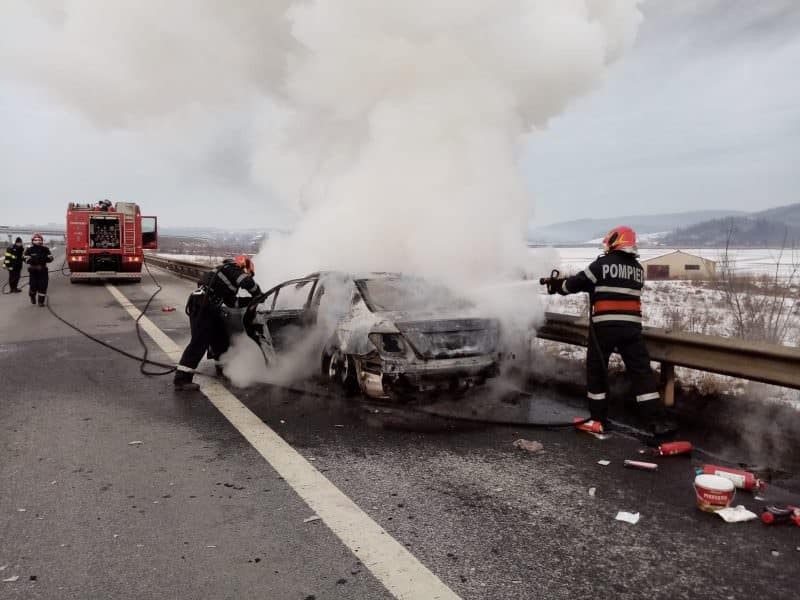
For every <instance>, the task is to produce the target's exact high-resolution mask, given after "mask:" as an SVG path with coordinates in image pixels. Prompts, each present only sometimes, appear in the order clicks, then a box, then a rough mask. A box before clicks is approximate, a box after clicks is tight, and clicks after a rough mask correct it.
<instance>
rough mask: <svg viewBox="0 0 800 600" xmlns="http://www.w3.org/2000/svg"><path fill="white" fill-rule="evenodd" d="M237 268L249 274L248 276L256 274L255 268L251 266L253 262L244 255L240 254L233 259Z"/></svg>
mask: <svg viewBox="0 0 800 600" xmlns="http://www.w3.org/2000/svg"><path fill="white" fill-rule="evenodd" d="M233 262H235V263H236V264H237V265H238V266H239V267H241V268H242V269H244V270H245V271H247V272H248V273H250V275H255V274H256V266H255V265H254V264H253V261H252V260H250V259H249V258H247V257H246V256H245V255H244V254H240V255H239V256H237V257H236V258H234V259H233Z"/></svg>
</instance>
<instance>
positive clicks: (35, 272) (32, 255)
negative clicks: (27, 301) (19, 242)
mask: <svg viewBox="0 0 800 600" xmlns="http://www.w3.org/2000/svg"><path fill="white" fill-rule="evenodd" d="M23 256H24V258H25V262H26V263H28V276H29V279H28V284H29V285H30V291H29V292H28V294H29V295H30V297H31V304H36V297H37V296H38V297H39V306H44V302H45V299H46V298H47V284H48V282H49V275H48V267H47V264H48V263H51V262H53V254H52V253H51V252H50V248H48V247H47V246H45V245H44V238H43V237H42V234H41V233H34V234H33V236H31V245H30V246H28V247H27V248H26V249H25V253H24V254H23Z"/></svg>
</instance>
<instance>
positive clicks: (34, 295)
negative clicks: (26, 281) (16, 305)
mask: <svg viewBox="0 0 800 600" xmlns="http://www.w3.org/2000/svg"><path fill="white" fill-rule="evenodd" d="M28 295H29V296H30V297H31V304H33V305H34V306H35V305H36V292H34V293H33V294H28Z"/></svg>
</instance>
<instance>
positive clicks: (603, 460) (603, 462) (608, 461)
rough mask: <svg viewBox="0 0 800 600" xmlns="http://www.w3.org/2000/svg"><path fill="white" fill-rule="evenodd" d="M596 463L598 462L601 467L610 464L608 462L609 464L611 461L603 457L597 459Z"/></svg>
mask: <svg viewBox="0 0 800 600" xmlns="http://www.w3.org/2000/svg"><path fill="white" fill-rule="evenodd" d="M597 464H598V465H600V466H601V467H607V466H608V465H610V464H611V461H610V460H606V459H605V458H604V459H602V460H598V461H597Z"/></svg>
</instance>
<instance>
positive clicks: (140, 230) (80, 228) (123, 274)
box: [67, 200, 158, 283]
mask: <svg viewBox="0 0 800 600" xmlns="http://www.w3.org/2000/svg"><path fill="white" fill-rule="evenodd" d="M157 248H158V220H157V218H156V217H143V216H142V215H141V212H140V211H139V206H138V205H137V204H136V203H134V202H117V203H116V204H114V205H112V204H111V202H109V201H108V200H103V201H101V202H98V203H97V204H75V203H70V204H69V207H68V208H67V263H68V265H69V269H70V281H71V282H72V283H74V282H76V281H84V280H88V279H125V280H128V281H141V279H142V262H143V261H144V252H143V250H156V249H157Z"/></svg>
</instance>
